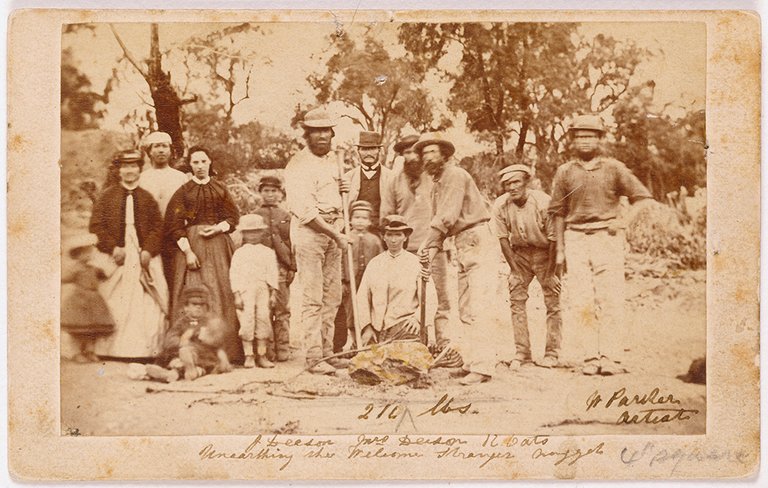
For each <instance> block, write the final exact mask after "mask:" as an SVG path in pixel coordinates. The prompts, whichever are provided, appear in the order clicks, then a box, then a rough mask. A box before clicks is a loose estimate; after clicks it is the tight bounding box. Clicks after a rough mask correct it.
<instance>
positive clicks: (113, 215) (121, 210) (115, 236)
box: [89, 184, 163, 256]
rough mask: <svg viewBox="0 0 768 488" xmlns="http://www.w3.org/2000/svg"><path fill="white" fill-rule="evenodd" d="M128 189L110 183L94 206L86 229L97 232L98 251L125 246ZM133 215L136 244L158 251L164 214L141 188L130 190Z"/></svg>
mask: <svg viewBox="0 0 768 488" xmlns="http://www.w3.org/2000/svg"><path fill="white" fill-rule="evenodd" d="M127 196H128V190H126V189H125V188H123V186H122V185H119V184H118V185H114V186H110V187H109V188H107V189H106V190H104V192H103V193H102V194H101V196H100V197H99V199H98V200H97V201H96V203H95V204H94V206H93V213H92V214H91V223H90V225H89V229H90V231H91V232H92V233H94V234H96V236H97V237H98V238H99V242H98V243H97V244H96V247H97V248H98V249H99V251H101V252H104V253H107V254H112V251H113V250H114V249H115V247H125V200H126V197H127ZM133 215H134V221H135V225H136V234H137V235H138V237H139V246H141V248H142V249H143V250H145V251H148V252H149V253H150V254H151V255H152V256H157V255H158V254H159V253H160V249H161V246H162V239H163V218H162V217H161V215H160V208H159V207H158V205H157V202H156V201H155V199H154V198H152V195H150V194H149V192H148V191H146V190H144V189H143V188H136V189H135V190H133Z"/></svg>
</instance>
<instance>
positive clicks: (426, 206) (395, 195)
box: [381, 135, 451, 346]
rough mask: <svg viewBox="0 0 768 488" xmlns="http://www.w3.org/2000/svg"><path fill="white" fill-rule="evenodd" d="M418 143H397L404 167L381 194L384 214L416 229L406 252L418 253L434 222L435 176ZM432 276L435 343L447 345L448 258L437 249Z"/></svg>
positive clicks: (414, 137) (404, 140) (409, 138)
mask: <svg viewBox="0 0 768 488" xmlns="http://www.w3.org/2000/svg"><path fill="white" fill-rule="evenodd" d="M418 140H419V136H417V135H408V136H405V137H403V138H402V139H400V140H399V141H397V142H396V143H395V146H394V149H395V152H396V153H397V154H398V155H400V156H402V157H403V165H402V168H401V169H400V170H399V171H397V172H395V173H394V174H393V175H392V178H391V181H390V184H389V186H388V187H387V188H386V191H385V192H384V193H383V194H382V199H381V215H382V216H386V215H392V214H397V215H402V216H403V217H405V219H406V220H407V221H408V223H409V224H410V226H411V227H412V228H413V234H412V235H411V237H410V239H409V240H408V245H407V246H406V250H408V251H410V252H413V253H417V252H418V250H419V245H421V243H422V242H423V241H424V239H425V238H426V236H427V232H428V231H429V227H430V221H431V220H432V197H431V193H432V177H431V176H430V175H429V174H427V172H425V171H424V167H423V165H422V162H421V157H420V156H419V154H418V153H417V152H416V150H415V149H414V144H416V142H417V141H418ZM430 271H431V276H432V281H433V283H434V284H435V290H436V291H437V309H436V311H435V317H434V325H435V341H436V342H437V344H438V346H440V345H442V344H444V343H445V342H446V341H447V340H448V337H447V335H446V331H447V327H448V321H449V317H450V315H451V301H450V298H449V295H448V257H447V253H446V252H445V251H443V250H442V249H440V250H438V252H437V254H435V257H434V258H433V259H432V263H431V269H430Z"/></svg>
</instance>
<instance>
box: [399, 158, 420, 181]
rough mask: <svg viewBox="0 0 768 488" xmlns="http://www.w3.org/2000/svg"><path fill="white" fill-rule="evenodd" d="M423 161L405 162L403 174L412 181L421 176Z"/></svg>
mask: <svg viewBox="0 0 768 488" xmlns="http://www.w3.org/2000/svg"><path fill="white" fill-rule="evenodd" d="M421 170H422V166H421V161H403V172H404V173H405V174H406V175H407V176H408V177H409V178H412V179H416V178H418V177H419V176H421Z"/></svg>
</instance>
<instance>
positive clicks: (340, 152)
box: [336, 148, 363, 348]
mask: <svg viewBox="0 0 768 488" xmlns="http://www.w3.org/2000/svg"><path fill="white" fill-rule="evenodd" d="M336 164H337V166H338V167H339V181H341V180H342V179H343V178H344V149H342V148H338V149H336ZM341 202H342V203H341V205H342V209H341V210H342V215H343V216H344V233H345V234H346V235H347V237H349V236H351V235H352V234H351V233H350V226H349V193H347V192H341ZM346 254H347V275H348V278H349V292H350V295H351V300H350V301H351V302H352V322H353V323H354V325H355V347H357V348H360V347H363V344H362V342H363V338H362V331H361V330H360V319H359V318H358V317H360V315H359V312H358V310H357V283H356V282H355V268H354V265H355V258H354V256H352V242H351V241H350V242H349V245H348V246H347V252H346Z"/></svg>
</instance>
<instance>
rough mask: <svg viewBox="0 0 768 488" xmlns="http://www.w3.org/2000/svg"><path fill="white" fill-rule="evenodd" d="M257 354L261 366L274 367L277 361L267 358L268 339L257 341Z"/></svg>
mask: <svg viewBox="0 0 768 488" xmlns="http://www.w3.org/2000/svg"><path fill="white" fill-rule="evenodd" d="M256 356H258V364H259V367H260V368H274V367H275V363H273V362H272V361H270V360H269V359H268V358H267V341H260V340H257V341H256Z"/></svg>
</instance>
